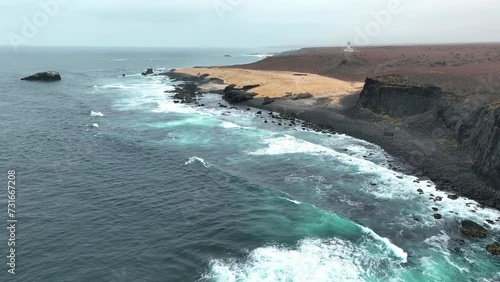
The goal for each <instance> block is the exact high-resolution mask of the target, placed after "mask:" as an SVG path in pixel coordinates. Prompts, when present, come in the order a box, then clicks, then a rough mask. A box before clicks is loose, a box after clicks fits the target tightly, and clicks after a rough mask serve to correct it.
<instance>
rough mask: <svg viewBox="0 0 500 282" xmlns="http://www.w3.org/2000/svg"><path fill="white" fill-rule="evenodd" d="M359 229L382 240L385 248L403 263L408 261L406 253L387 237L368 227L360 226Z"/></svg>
mask: <svg viewBox="0 0 500 282" xmlns="http://www.w3.org/2000/svg"><path fill="white" fill-rule="evenodd" d="M361 229H362V230H363V231H364V232H365V233H366V234H368V235H370V236H371V237H373V238H374V239H376V240H377V241H381V242H384V244H385V245H386V246H387V248H389V249H390V250H391V251H392V253H393V254H394V255H396V256H397V257H399V258H400V259H401V261H402V262H403V263H406V262H408V254H407V253H406V252H405V251H404V250H403V249H401V248H400V247H398V246H396V245H394V244H393V243H392V242H391V241H390V240H389V239H387V238H384V237H381V236H380V235H378V234H377V233H375V231H373V230H371V229H370V228H367V227H364V226H362V227H361Z"/></svg>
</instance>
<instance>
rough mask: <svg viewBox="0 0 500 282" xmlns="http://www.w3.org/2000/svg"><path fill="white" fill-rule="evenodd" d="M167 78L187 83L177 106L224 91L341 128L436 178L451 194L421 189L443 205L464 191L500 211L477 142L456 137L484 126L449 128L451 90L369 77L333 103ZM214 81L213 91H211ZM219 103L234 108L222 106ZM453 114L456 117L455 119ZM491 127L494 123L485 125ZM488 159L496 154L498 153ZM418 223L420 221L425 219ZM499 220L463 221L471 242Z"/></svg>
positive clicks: (277, 116)
mask: <svg viewBox="0 0 500 282" xmlns="http://www.w3.org/2000/svg"><path fill="white" fill-rule="evenodd" d="M161 75H165V76H167V77H169V78H170V79H171V80H172V81H176V82H180V84H178V85H177V86H176V89H175V90H174V91H173V92H172V93H173V94H174V95H173V96H172V98H173V99H174V101H175V102H176V103H192V104H195V105H197V106H200V107H203V106H205V105H204V104H200V103H199V102H198V99H197V98H198V97H199V96H201V95H203V93H216V94H220V95H222V98H223V99H224V100H226V101H227V102H228V103H229V104H232V105H238V106H243V107H245V108H247V110H250V108H256V109H262V110H265V111H268V114H269V116H268V117H266V116H263V115H264V113H263V112H262V111H257V112H256V114H257V115H261V116H262V117H263V121H264V122H265V123H268V122H269V123H275V124H277V125H279V126H297V125H300V127H301V128H302V130H312V131H317V132H322V133H325V134H335V133H342V134H347V135H349V136H352V137H355V138H359V139H363V140H366V141H368V142H371V143H374V144H378V145H379V146H381V147H382V148H383V149H384V150H385V151H386V152H388V153H389V154H390V155H392V156H393V157H395V159H394V160H391V161H390V162H389V165H388V166H389V168H390V169H392V170H394V171H399V172H403V173H406V174H411V175H415V176H417V177H419V179H418V180H416V181H417V182H424V181H429V180H431V181H432V182H434V183H435V184H436V186H437V187H436V188H437V189H438V190H441V191H446V192H449V194H448V197H447V199H443V198H442V197H438V196H434V195H433V194H430V195H426V194H425V193H424V192H423V191H422V190H420V191H415V192H416V193H418V194H420V195H421V196H422V197H429V200H430V201H434V202H439V201H444V200H447V201H454V200H457V199H458V198H459V197H460V196H465V197H468V198H470V199H473V200H476V201H477V202H478V203H480V205H479V206H473V205H470V204H467V207H468V208H469V209H471V211H472V212H474V211H477V209H482V208H485V207H492V208H496V209H500V191H498V190H495V189H493V187H492V186H491V179H490V181H488V179H485V178H484V177H482V176H481V173H479V171H477V170H476V169H475V168H474V166H475V165H478V164H474V162H472V161H471V160H470V159H468V157H467V154H468V153H469V152H470V151H468V150H466V149H464V147H466V146H470V141H469V143H467V142H463V144H458V143H455V142H454V141H453V140H456V139H454V138H459V137H457V136H459V135H460V134H462V135H464V136H465V135H466V136H468V137H470V136H471V135H472V134H474V132H482V131H481V128H482V127H479V129H478V127H475V126H472V127H467V128H472V129H471V131H466V129H464V128H462V129H460V130H458V131H459V132H455V131H454V130H453V129H452V128H450V124H449V123H450V121H449V120H447V119H445V118H443V117H442V111H443V109H442V108H443V107H451V108H453V106H451V105H449V104H446V103H445V102H443V101H441V99H444V98H445V97H446V96H447V95H446V93H443V91H442V90H441V89H440V88H439V87H435V86H429V85H412V84H408V83H407V82H406V81H405V79H404V78H402V77H399V76H382V77H377V78H367V80H366V83H365V87H364V88H363V91H362V92H361V93H360V94H352V95H349V96H346V97H345V98H344V99H343V101H342V107H341V108H339V107H333V106H331V105H330V104H329V103H328V101H325V99H316V98H314V97H311V95H285V96H284V97H282V98H273V99H271V98H268V97H257V98H256V97H255V93H252V92H251V89H253V88H255V87H258V85H247V86H243V87H240V88H236V86H235V85H234V84H230V85H227V84H225V83H224V81H221V80H220V79H217V78H210V77H209V75H208V74H200V75H198V76H192V75H187V74H182V73H179V72H175V71H170V72H167V73H163V74H161ZM207 85H208V86H210V87H209V89H212V90H209V91H207V90H206V89H207V88H206V86H207ZM395 94H397V95H395ZM304 101H307V103H305V102H304ZM444 101H446V99H444ZM442 103H444V104H442ZM219 106H220V107H224V108H227V107H228V106H227V105H224V104H222V103H221V104H219ZM231 109H236V107H231ZM489 110H492V111H496V107H494V109H489ZM484 111H485V109H482V108H481V110H480V111H479V112H480V113H479V114H478V113H473V114H471V115H470V116H467V117H468V118H469V119H468V120H467V121H465V120H464V121H461V122H460V124H464V126H468V124H470V123H474V121H473V119H474V118H475V117H479V118H481V120H484V117H485V115H491V113H489V112H488V113H485V112H484ZM407 116H410V117H415V116H417V117H418V119H415V118H413V119H409V120H406V119H401V118H402V117H407ZM497 116H498V115H497ZM497 116H495V117H497ZM448 119H450V120H451V118H450V117H448ZM495 122H496V121H495ZM484 126H488V125H487V124H483V127H484ZM483 130H484V129H483ZM466 132H468V133H467V134H466ZM495 134H496V131H495ZM486 146H487V147H488V148H489V147H490V146H489V145H486ZM480 152H481V151H480ZM480 152H479V153H480ZM365 157H368V156H365ZM488 157H490V158H495V156H494V155H488ZM433 211H434V212H435V213H434V215H433V217H434V218H435V219H436V220H442V219H444V218H445V217H446V216H448V215H443V214H440V213H439V209H437V208H433ZM415 220H417V221H419V219H418V218H415ZM496 224H500V218H497V219H490V220H487V221H486V222H484V223H483V224H478V223H475V222H472V221H469V220H464V221H462V222H461V223H460V230H461V233H462V234H464V235H465V236H466V237H469V238H471V239H484V238H488V236H489V235H488V229H486V228H485V227H484V226H488V225H496ZM461 243H462V244H463V243H465V241H464V242H461ZM499 246H500V245H499V243H498V242H490V244H489V245H487V246H485V250H486V251H487V252H489V253H490V254H492V255H495V256H496V255H500V247H499Z"/></svg>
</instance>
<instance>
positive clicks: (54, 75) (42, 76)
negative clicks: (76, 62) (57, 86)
mask: <svg viewBox="0 0 500 282" xmlns="http://www.w3.org/2000/svg"><path fill="white" fill-rule="evenodd" d="M21 80H27V81H58V80H61V74H59V73H58V72H56V71H45V72H39V73H36V74H34V75H30V76H27V77H24V78H21Z"/></svg>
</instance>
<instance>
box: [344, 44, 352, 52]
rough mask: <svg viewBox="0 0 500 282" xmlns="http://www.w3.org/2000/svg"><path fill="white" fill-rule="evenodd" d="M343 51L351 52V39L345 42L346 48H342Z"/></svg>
mask: <svg viewBox="0 0 500 282" xmlns="http://www.w3.org/2000/svg"><path fill="white" fill-rule="evenodd" d="M344 52H348V53H352V52H354V49H352V47H351V41H349V42H347V48H345V49H344Z"/></svg>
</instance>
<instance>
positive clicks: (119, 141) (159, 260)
mask: <svg viewBox="0 0 500 282" xmlns="http://www.w3.org/2000/svg"><path fill="white" fill-rule="evenodd" d="M269 51H274V50H219V49H209V50H203V49H192V50H176V49H165V50H162V49H84V48H81V49H29V50H27V51H25V52H22V53H20V54H17V55H15V54H13V53H12V52H11V51H10V50H8V49H4V50H2V51H1V53H0V57H1V59H2V62H3V63H4V64H3V65H2V66H1V70H2V73H1V76H0V77H1V81H2V91H1V92H0V95H1V99H0V103H1V105H2V109H3V110H2V111H0V122H1V123H2V126H1V127H0V132H1V135H0V142H1V144H2V146H1V147H0V150H1V151H0V155H1V157H2V162H1V165H0V168H1V169H2V171H7V169H16V171H17V177H18V185H17V186H18V188H17V189H18V191H19V194H18V214H19V218H18V219H19V223H18V224H19V229H18V233H17V237H18V240H19V241H18V242H19V248H18V249H19V251H18V262H19V263H18V267H17V275H16V276H15V277H12V276H10V275H7V268H4V271H3V272H2V273H0V280H1V281H11V280H6V279H17V280H19V281H498V280H499V279H500V261H499V259H498V258H493V257H491V256H489V255H488V254H487V253H486V251H485V246H486V245H487V244H489V243H491V242H492V241H493V240H495V239H497V240H498V239H499V237H500V236H499V234H500V233H499V225H498V224H496V225H491V226H489V229H490V234H491V235H490V237H489V238H488V239H484V240H470V239H467V238H465V237H463V235H462V234H461V233H460V231H459V221H460V220H461V219H472V220H475V221H476V222H479V223H485V220H487V219H489V220H493V221H496V220H497V219H499V216H500V213H499V212H497V211H494V210H489V209H481V208H479V207H477V205H476V204H475V203H474V201H471V200H468V199H463V198H462V199H459V200H456V201H452V200H449V199H447V197H446V194H445V193H443V192H437V191H435V187H434V185H433V183H431V182H426V181H422V182H420V183H415V182H414V181H415V180H416V179H417V178H416V177H413V176H411V175H404V174H402V173H399V172H394V171H392V170H390V169H389V163H390V162H391V161H392V158H391V156H388V155H387V154H386V153H385V152H384V151H383V150H382V149H381V148H379V147H378V146H376V145H374V144H370V143H367V142H364V141H362V140H358V139H354V138H351V137H349V136H345V135H328V134H320V133H315V132H310V131H303V130H302V128H301V126H300V125H297V126H288V125H287V126H278V125H276V124H272V123H265V122H264V120H270V119H269V115H268V113H267V112H264V113H263V114H262V115H259V114H257V110H251V111H247V110H246V109H245V108H239V109H236V110H228V109H224V108H220V107H219V106H218V103H219V102H221V99H220V96H218V95H210V94H207V95H204V96H203V97H202V98H201V101H202V102H203V103H204V104H206V105H207V106H206V107H203V108H199V107H193V106H190V105H180V104H175V103H174V102H173V101H172V99H171V98H170V97H169V95H168V94H165V93H164V91H165V90H169V89H172V88H173V85H174V83H172V82H170V81H169V80H168V79H165V78H163V77H143V76H141V75H140V72H141V71H143V70H144V69H145V68H147V67H154V68H155V69H169V68H180V67H187V66H193V65H217V64H218V65H224V64H234V63H246V62H252V61H255V60H257V59H258V58H257V57H251V56H246V55H245V54H249V53H255V52H269ZM225 54H231V55H232V57H230V58H227V57H224V55H225ZM45 69H56V70H58V71H60V72H61V73H62V75H63V80H62V81H61V82H57V83H51V84H47V83H27V82H21V81H19V78H20V77H23V76H25V75H28V74H31V73H34V72H36V71H40V70H45ZM122 74H126V77H122V76H121V75H122ZM97 125H98V127H97ZM5 177H7V174H6V173H5ZM417 189H422V190H424V191H425V193H426V195H425V196H421V195H419V193H418V192H417ZM430 194H433V195H435V196H443V198H444V200H443V201H442V202H433V201H431V200H429V197H430ZM6 196H7V195H6V193H4V194H1V195H0V197H1V201H2V202H4V203H6V201H7V199H6ZM433 207H435V208H438V209H439V213H441V214H442V215H443V217H444V219H443V220H435V219H434V217H433V214H434V213H435V212H434V211H433V210H432V208H433ZM414 218H417V219H418V221H417V220H415V219H414ZM2 224H4V227H5V226H6V223H2ZM7 235H8V234H7V232H4V235H3V236H1V241H0V248H5V251H4V253H7V243H6V239H7V237H6V236H7ZM461 240H465V241H466V243H465V244H463V243H462V242H461Z"/></svg>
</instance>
